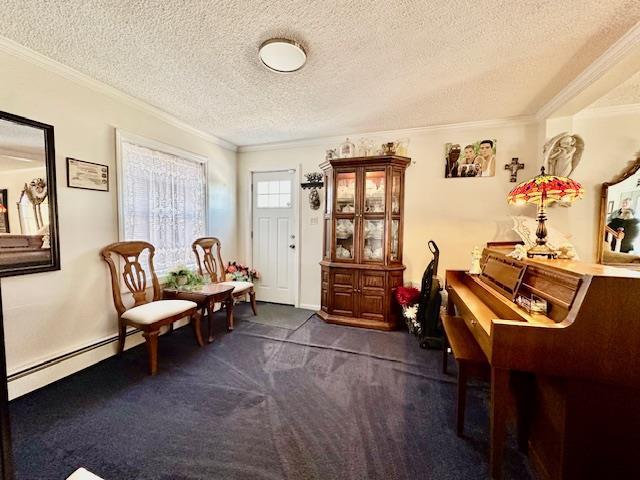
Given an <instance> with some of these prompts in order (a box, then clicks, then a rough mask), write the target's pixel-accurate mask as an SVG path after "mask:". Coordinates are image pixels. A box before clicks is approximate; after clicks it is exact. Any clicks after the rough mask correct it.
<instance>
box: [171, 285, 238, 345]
mask: <svg viewBox="0 0 640 480" xmlns="http://www.w3.org/2000/svg"><path fill="white" fill-rule="evenodd" d="M232 293H233V286H231V285H220V284H217V283H208V284H205V285H203V286H202V287H198V288H197V289H195V290H180V289H176V288H165V289H163V290H162V297H163V298H165V299H167V300H174V299H175V300H190V301H192V302H196V303H197V304H198V309H202V310H203V311H204V310H206V311H207V315H208V316H209V338H208V339H207V341H208V342H209V343H211V342H213V305H214V304H215V303H222V304H224V306H225V308H226V310H227V330H228V331H229V332H231V331H232V330H233V295H232Z"/></svg>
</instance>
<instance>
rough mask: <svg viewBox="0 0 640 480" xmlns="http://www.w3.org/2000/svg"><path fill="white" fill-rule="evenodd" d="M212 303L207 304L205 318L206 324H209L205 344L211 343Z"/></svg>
mask: <svg viewBox="0 0 640 480" xmlns="http://www.w3.org/2000/svg"><path fill="white" fill-rule="evenodd" d="M213 305H214V303H213V302H209V303H207V316H208V317H209V318H208V322H207V323H208V324H209V338H207V343H211V342H213Z"/></svg>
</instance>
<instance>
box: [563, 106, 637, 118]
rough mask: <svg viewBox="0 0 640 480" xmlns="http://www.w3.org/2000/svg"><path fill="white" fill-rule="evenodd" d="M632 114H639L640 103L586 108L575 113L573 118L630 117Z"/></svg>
mask: <svg viewBox="0 0 640 480" xmlns="http://www.w3.org/2000/svg"><path fill="white" fill-rule="evenodd" d="M634 113H640V103H630V104H626V105H609V106H603V107H591V108H586V109H584V110H582V111H580V112H578V113H576V114H575V115H574V118H593V117H611V116H615V115H632V114H634Z"/></svg>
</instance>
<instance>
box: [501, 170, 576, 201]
mask: <svg viewBox="0 0 640 480" xmlns="http://www.w3.org/2000/svg"><path fill="white" fill-rule="evenodd" d="M583 196H584V188H582V185H580V184H579V183H578V182H576V181H575V180H572V179H570V178H568V177H556V176H555V175H547V174H545V173H544V167H542V172H541V173H540V175H537V176H535V177H533V178H532V179H531V180H528V181H526V182H522V183H521V184H519V185H518V186H516V187H515V188H514V189H513V190H511V192H509V195H508V196H507V201H508V202H509V204H510V205H521V204H523V203H534V204H536V205H546V204H547V203H549V202H551V201H558V202H569V203H570V202H573V201H575V200H579V199H581V198H582V197H583Z"/></svg>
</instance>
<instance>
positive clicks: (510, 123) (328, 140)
mask: <svg viewBox="0 0 640 480" xmlns="http://www.w3.org/2000/svg"><path fill="white" fill-rule="evenodd" d="M537 122H538V120H537V119H536V118H535V117H534V116H533V115H523V116H518V117H509V118H499V119H494V120H480V121H477V122H463V123H449V124H442V125H430V126H426V127H414V128H404V129H398V130H383V131H374V132H356V133H349V134H346V135H334V136H328V137H314V138H305V139H300V140H291V141H286V142H274V143H260V144H255V145H241V146H239V147H238V153H246V152H258V151H263V150H282V149H288V148H299V147H311V146H320V145H322V146H325V147H329V146H332V145H339V144H341V143H342V142H344V139H345V138H346V137H349V138H356V137H374V138H377V137H385V139H387V141H388V139H389V137H392V138H402V137H410V136H416V135H423V134H428V133H433V132H440V131H444V130H467V129H474V128H498V127H516V126H520V125H529V124H532V123H537Z"/></svg>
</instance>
